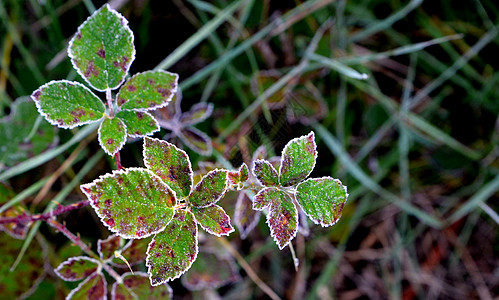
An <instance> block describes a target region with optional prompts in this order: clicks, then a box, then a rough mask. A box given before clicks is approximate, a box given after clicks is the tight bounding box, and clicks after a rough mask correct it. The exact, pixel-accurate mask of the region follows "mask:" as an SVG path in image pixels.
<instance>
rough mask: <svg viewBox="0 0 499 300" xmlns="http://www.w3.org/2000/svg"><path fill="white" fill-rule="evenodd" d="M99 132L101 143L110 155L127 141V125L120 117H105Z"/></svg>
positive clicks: (116, 151)
mask: <svg viewBox="0 0 499 300" xmlns="http://www.w3.org/2000/svg"><path fill="white" fill-rule="evenodd" d="M98 133H99V144H100V146H101V148H102V149H103V150H104V152H106V153H107V154H108V155H111V156H114V155H115V154H116V153H118V152H119V151H120V150H121V148H123V145H125V143H126V126H125V124H124V123H123V121H121V120H120V119H118V118H112V119H109V118H105V119H104V121H103V122H102V123H101V124H100V126H99V130H98Z"/></svg>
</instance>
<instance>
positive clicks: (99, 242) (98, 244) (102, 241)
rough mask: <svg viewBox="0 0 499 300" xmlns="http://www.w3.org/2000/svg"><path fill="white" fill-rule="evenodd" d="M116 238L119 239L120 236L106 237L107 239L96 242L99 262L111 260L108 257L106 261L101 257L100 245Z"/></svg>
mask: <svg viewBox="0 0 499 300" xmlns="http://www.w3.org/2000/svg"><path fill="white" fill-rule="evenodd" d="M116 237H119V238H121V236H119V235H117V234H111V235H110V236H108V237H107V238H105V239H103V240H98V241H97V252H98V253H99V257H100V259H101V260H112V258H113V257H112V256H111V257H108V258H106V259H104V257H102V244H104V243H106V242H109V241H110V240H111V239H114V238H116Z"/></svg>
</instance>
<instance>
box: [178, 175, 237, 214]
mask: <svg viewBox="0 0 499 300" xmlns="http://www.w3.org/2000/svg"><path fill="white" fill-rule="evenodd" d="M218 171H222V172H225V189H224V190H223V192H221V193H220V196H218V197H217V198H215V200H214V201H212V202H210V203H209V204H207V205H201V206H198V205H194V204H192V203H190V202H189V203H190V205H192V206H194V207H196V208H205V207H208V206H210V205H212V204H215V203H217V202H218V201H220V199H222V198H223V196H225V193H227V190H228V189H229V174H228V171H227V170H226V169H219V168H216V169H214V170H211V171H210V172H208V173H207V174H206V175H204V176H203V177H202V178H201V180H200V181H199V182H198V183H197V184H196V185H195V186H194V187H193V188H192V189H191V193H190V194H189V196H188V197H187V199H188V198H190V196H191V195H192V193H193V192H194V190H196V187H197V186H198V185H200V184H201V183H202V182H203V180H204V179H205V178H206V177H207V176H208V175H209V174H210V173H215V172H218Z"/></svg>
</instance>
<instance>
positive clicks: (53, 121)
mask: <svg viewBox="0 0 499 300" xmlns="http://www.w3.org/2000/svg"><path fill="white" fill-rule="evenodd" d="M56 83H67V84H69V85H79V86H81V87H83V88H84V89H86V90H87V91H88V92H89V93H90V94H91V95H92V96H94V97H95V98H97V99H99V102H100V103H101V104H102V107H103V111H104V113H105V111H106V107H105V106H104V103H102V100H101V99H100V98H99V97H97V95H95V94H94V93H93V92H92V90H90V89H89V88H88V87H86V86H85V85H83V84H81V83H79V82H77V81H69V80H64V79H63V80H51V81H49V82H47V83H45V84H44V85H41V86H40V87H39V88H38V89H36V90H35V91H33V93H31V95H30V97H31V99H32V100H33V101H34V102H35V105H36V110H38V113H40V115H42V116H43V118H44V119H45V120H47V122H49V123H50V124H52V125H54V126H57V127H59V128H64V129H73V128H75V127H78V126H83V125H86V124H91V123H95V122H99V121H101V120H102V118H103V117H104V113H103V114H102V117H101V118H99V119H97V120H90V121H85V122H81V123H78V124H73V125H59V123H58V122H57V120H51V119H49V116H48V114H46V113H45V112H43V111H42V108H41V106H40V101H39V100H37V99H36V97H35V94H36V93H37V92H40V93H41V91H42V89H44V88H46V87H48V86H49V85H51V84H56Z"/></svg>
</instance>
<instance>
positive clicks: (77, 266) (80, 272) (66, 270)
mask: <svg viewBox="0 0 499 300" xmlns="http://www.w3.org/2000/svg"><path fill="white" fill-rule="evenodd" d="M99 265H100V263H99V262H98V261H97V260H95V259H93V258H90V257H86V256H76V257H71V258H70V259H68V260H66V261H64V262H63V263H61V264H60V265H59V266H58V267H57V268H56V269H55V270H54V271H55V273H56V274H57V275H58V276H59V277H61V278H62V279H64V280H65V281H79V280H82V279H85V278H87V277H89V276H90V275H92V274H94V273H95V272H96V271H97V269H98V268H99Z"/></svg>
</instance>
